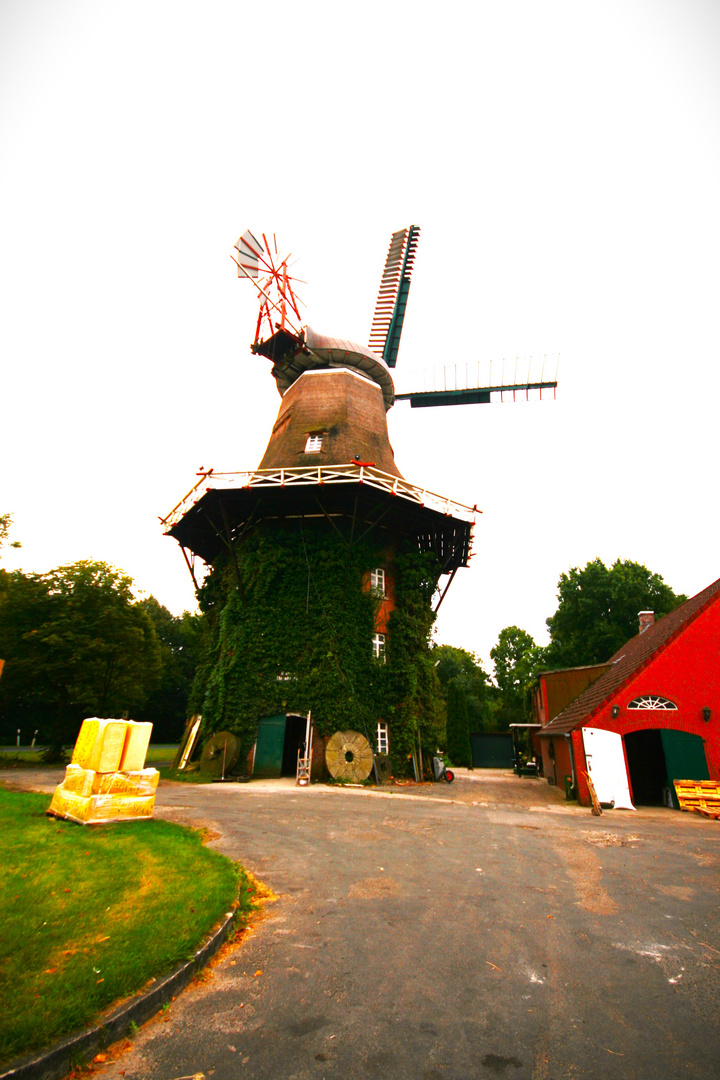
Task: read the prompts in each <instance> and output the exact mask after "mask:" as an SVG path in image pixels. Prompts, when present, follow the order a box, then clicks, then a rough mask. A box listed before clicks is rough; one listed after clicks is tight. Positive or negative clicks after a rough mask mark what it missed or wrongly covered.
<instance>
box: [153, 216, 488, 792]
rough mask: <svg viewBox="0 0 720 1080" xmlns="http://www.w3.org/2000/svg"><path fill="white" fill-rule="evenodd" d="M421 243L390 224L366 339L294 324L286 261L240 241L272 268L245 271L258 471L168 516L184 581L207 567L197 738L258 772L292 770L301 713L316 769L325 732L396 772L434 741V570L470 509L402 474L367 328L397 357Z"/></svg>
mask: <svg viewBox="0 0 720 1080" xmlns="http://www.w3.org/2000/svg"><path fill="white" fill-rule="evenodd" d="M413 229H414V227H413ZM398 238H399V239H398ZM399 241H401V242H399ZM416 241H417V230H415V231H414V232H413V231H412V230H403V231H402V233H398V234H395V236H394V237H393V242H392V244H391V249H390V253H389V255H388V262H387V263H386V267H385V273H384V275H383V284H382V285H381V294H380V300H379V302H378V310H376V318H375V322H374V323H373V335H374V338H373V337H371V342H372V343H373V344H374V345H375V348H366V347H364V346H361V345H356V344H354V343H352V342H349V341H344V340H340V339H337V338H328V337H324V336H322V335H320V334H318V333H316V332H315V331H313V330H312V329H310V328H309V327H304V328H300V327H295V326H294V325H292V323H291V322H290V319H289V318H288V309H292V308H294V310H295V311H296V310H297V308H296V305H294V297H293V294H292V290H291V288H290V286H289V279H288V277H287V269H286V266H285V265H284V264H280V266H275V265H274V264H273V263H272V259H271V258H270V257H269V256H268V254H267V251H264V250H263V248H262V246H261V245H259V244H258V242H257V241H255V239H254V237H252V235H251V234H250V233H246V234H245V235H244V237H242V238H241V240H240V241H238V245H236V246H237V249H238V252H239V254H240V260H239V263H238V266H239V272H240V271H242V273H243V274H244V275H245V276H248V277H251V278H252V277H255V276H256V275H255V273H254V271H256V270H257V269H258V262H260V265H263V260H264V259H268V260H269V266H270V267H271V272H269V271H268V263H265V272H266V277H269V278H272V281H270V280H261V281H260V283H259V286H258V287H259V290H260V292H261V295H262V296H263V297H264V300H263V304H264V305H265V306H266V311H265V315H266V316H267V317H268V319H269V321H270V322H271V326H270V329H271V332H270V333H269V335H268V336H266V337H265V338H263V337H262V336H261V333H260V330H261V326H262V315H263V312H262V310H261V319H260V320H259V322H258V333H257V335H256V340H255V343H254V345H253V346H252V351H253V352H254V353H255V354H256V355H259V356H261V357H265V358H267V359H268V360H270V361H271V363H272V374H273V376H274V378H275V380H276V383H277V387H278V390H279V392H280V395H281V403H280V410H279V412H278V416H277V420H276V422H275V424H274V426H273V429H272V432H271V433H270V438H269V441H268V444H267V448H266V450H265V453H264V455H263V457H262V460H261V461H260V463H259V465H258V467H257V468H256V469H254V470H252V471H250V472H240V473H217V472H214V471H212V470H209V471H206V472H203V473H202V474H201V479H200V481H199V482H198V484H196V486H195V487H194V488H193V490H192V491H191V492H190V493H189V495H188V496H186V498H185V499H184V500H182V502H181V503H180V504H178V506H177V507H176V508H175V509H174V510H173V512H172V513H171V514H170V515H168V517H167V518H165V519H164V525H165V528H166V532H167V534H168V535H170V536H173V537H174V538H175V539H176V540H177V541H178V542H179V543H180V545H181V548H182V550H183V553H184V555H185V558H186V561H187V563H188V567H189V568H190V570H191V572H192V573H193V577H194V578H195V573H194V570H195V564H196V560H197V559H199V560H202V562H204V563H205V564H206V565H207V567H209V573H207V575H206V576H205V579H204V581H203V583H202V585H200V586H199V588H198V593H199V597H200V604H201V607H202V609H203V610H204V611H205V613H206V615H207V619H208V643H207V654H206V659H205V663H204V665H203V667H202V669H201V671H200V672H199V673H198V678H197V680H196V687H195V695H194V697H195V700H194V702H193V707H194V711H197V712H200V713H202V715H203V730H204V732H205V733H206V734H207V735H209V734H212V733H214V732H217V731H219V730H224V731H231V732H233V733H234V734H236V735H237V736H238V738H239V739H240V743H241V761H245V760H247V761H248V765H249V767H250V768H251V769H253V770H254V772H255V773H256V774H260V775H280V774H285V773H290V774H293V775H294V773H295V767H296V761H297V756H298V750H299V748H300V747H301V746H302V744H303V740H304V739H305V737H306V721H305V717H306V715H307V714H308V713H310V712H311V714H312V721H313V732H314V739H313V775H314V776H317V775H320V773H321V772H322V770H323V768H324V758H325V754H324V749H325V744H326V742H327V740H328V738H329V737H331V736H332V735H333V734H334V733H336V732H338V731H348V730H353V731H357V732H360V733H361V734H362V735H364V736H365V737H366V738H367V740H368V742H369V743H370V746H371V747H372V750H373V751H374V753H375V754H379V755H381V760H382V761H383V762H384V763H385V765H386V767H388V768H390V769H391V770H392V772H393V773H394V774H395V775H403V774H406V773H412V769H413V756H414V757H415V763H417V760H418V757H419V754H418V753H417V751H418V750H419V749H420V747H424V749H425V750H429V749H431V750H434V749H435V748H436V746H437V745H438V743H439V742H440V741H441V740H442V738H443V733H442V707H441V701H440V691H439V685H438V682H437V679H436V675H435V670H434V667H433V664H432V661H431V660H430V656H429V635H430V631H431V628H432V624H433V621H434V618H435V611H436V610H437V606H438V604H439V600H440V599H441V597H442V596H443V595H444V591H442V592H438V585H439V583H440V582H441V581H443V582H444V589H446V588H447V587H448V586H449V583H450V581H451V580H452V578H453V576H454V574H455V572H456V571H457V570H458V569H459V568H460V567H463V566H467V563H468V559H469V557H470V546H471V536H472V525H473V521H474V515H475V512H474V509H471V508H469V507H465V506H460V505H459V504H455V503H452V502H450V501H449V500H448V499H445V498H443V497H441V496H438V495H434V494H433V493H431V492H428V491H427V490H425V489H424V488H421V487H418V486H416V485H414V484H412V483H410V482H409V481H407V480H406V479H405V478H404V477H403V476H402V474H401V473H400V471H399V469H398V467H397V465H396V464H395V458H394V454H393V450H392V447H391V445H390V440H389V437H388V429H387V421H386V414H387V410H388V409H389V408H390V407H391V406H392V404H393V401H394V386H393V380H392V375H391V364H390V363H388V362H387V360H386V358H384V357H383V355H382V352H383V349H379V350H378V335H379V334H380V336H382V334H384V340H385V342H386V344H387V342H392V343H393V349H394V352H393V351H392V350H390V352H391V353H392V355H391V359H392V361H393V363H394V358H395V357H396V355H397V345H398V343H399V337H400V330H401V327H402V317H399V318H398V317H397V314H398V308H399V307H401V308H402V312H404V306H405V303H406V300H407V289H408V287H409V274H410V267H411V264H412V255H414V246H415V243H416ZM267 246H268V245H267V244H266V248H267ZM258 277H259V275H258ZM388 280H389V281H390V285H389V286H388ZM271 284H274V285H275V286H276V287H277V288H278V295H279V300H278V301H276V302H272V301H271V302H270V303H271V305H272V307H271V308H269V309H268V308H267V302H268V295H269V289H270V286H271ZM402 312H401V314H402ZM278 315H280V318H279V321H276V320H277V316H278ZM378 327H379V328H380V329H379V330H378ZM388 348H390V347H389V346H388ZM196 584H197V581H196Z"/></svg>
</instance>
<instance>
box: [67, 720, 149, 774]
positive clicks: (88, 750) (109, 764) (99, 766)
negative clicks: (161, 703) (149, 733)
mask: <svg viewBox="0 0 720 1080" xmlns="http://www.w3.org/2000/svg"><path fill="white" fill-rule="evenodd" d="M150 726H151V727H152V725H150ZM127 727H128V721H127V720H101V719H99V718H98V717H92V718H90V719H88V720H83V723H82V727H81V728H80V734H79V735H78V737H77V742H76V743H75V750H74V751H73V756H72V762H71V764H73V765H79V766H80V767H81V768H82V769H92V770H93V771H94V772H117V771H118V769H119V768H120V762H121V759H122V755H123V750H124V748H125V740H126V736H127ZM144 763H145V762H144V759H143V764H144ZM141 767H142V766H141Z"/></svg>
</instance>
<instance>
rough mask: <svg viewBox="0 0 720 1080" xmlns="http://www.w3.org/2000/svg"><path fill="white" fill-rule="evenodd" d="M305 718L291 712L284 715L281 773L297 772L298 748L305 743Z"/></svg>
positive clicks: (293, 774)
mask: <svg viewBox="0 0 720 1080" xmlns="http://www.w3.org/2000/svg"><path fill="white" fill-rule="evenodd" d="M306 726H307V719H306V717H304V716H296V715H295V714H293V713H290V715H288V716H286V717H285V742H284V743H283V759H282V775H283V776H295V775H296V774H297V759H298V750H299V749H300V747H301V746H304V745H305V730H306Z"/></svg>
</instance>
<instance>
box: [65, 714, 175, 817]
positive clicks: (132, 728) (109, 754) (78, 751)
mask: <svg viewBox="0 0 720 1080" xmlns="http://www.w3.org/2000/svg"><path fill="white" fill-rule="evenodd" d="M151 733H152V724H148V723H136V722H135V721H134V720H100V719H98V718H97V717H93V718H92V719H89V720H83V724H82V727H81V728H80V734H79V735H78V737H77V742H76V743H75V749H74V751H73V756H72V761H71V762H70V764H69V765H68V766H67V769H66V770H65V779H64V780H63V782H62V784H59V785H58V787H57V788H56V790H55V794H54V795H53V799H52V802H51V804H50V807H49V809H48V811H47V812H48V814H53V815H54V816H55V817H62V818H67V819H68V820H69V821H77V822H79V823H80V824H81V825H92V824H96V823H98V822H103V821H127V820H130V819H132V818H149V817H152V812H153V806H154V804H155V792H156V790H157V785H158V779H159V776H160V774H159V773H158V771H157V769H146V768H145V767H144V766H145V755H146V754H147V748H148V744H149V742H150V735H151Z"/></svg>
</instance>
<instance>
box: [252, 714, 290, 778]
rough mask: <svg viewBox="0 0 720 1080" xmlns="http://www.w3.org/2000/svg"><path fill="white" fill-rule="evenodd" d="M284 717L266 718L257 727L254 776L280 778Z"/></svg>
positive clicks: (283, 741) (283, 742)
mask: <svg viewBox="0 0 720 1080" xmlns="http://www.w3.org/2000/svg"><path fill="white" fill-rule="evenodd" d="M284 745H285V716H266V717H265V718H264V719H263V720H261V721H260V723H259V725H258V737H257V745H256V746H255V765H254V767H253V775H254V776H264V777H272V776H282V763H283V746H284Z"/></svg>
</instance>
